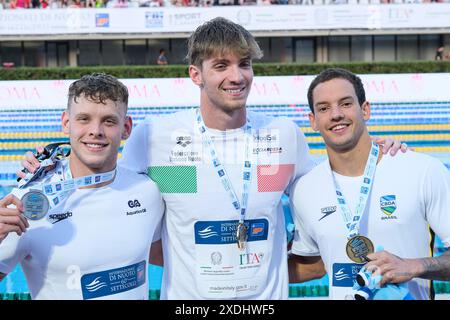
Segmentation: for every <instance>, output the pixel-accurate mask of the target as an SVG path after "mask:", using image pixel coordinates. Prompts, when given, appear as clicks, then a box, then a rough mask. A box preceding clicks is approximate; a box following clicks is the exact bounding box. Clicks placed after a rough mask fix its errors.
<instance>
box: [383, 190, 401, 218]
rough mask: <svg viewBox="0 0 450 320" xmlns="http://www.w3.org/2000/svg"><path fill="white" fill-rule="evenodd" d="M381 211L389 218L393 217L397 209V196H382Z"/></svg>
mask: <svg viewBox="0 0 450 320" xmlns="http://www.w3.org/2000/svg"><path fill="white" fill-rule="evenodd" d="M380 209H381V211H383V213H384V214H386V215H388V216H390V215H392V214H393V213H394V211H395V209H397V205H396V203H395V195H387V196H382V197H381V198H380Z"/></svg>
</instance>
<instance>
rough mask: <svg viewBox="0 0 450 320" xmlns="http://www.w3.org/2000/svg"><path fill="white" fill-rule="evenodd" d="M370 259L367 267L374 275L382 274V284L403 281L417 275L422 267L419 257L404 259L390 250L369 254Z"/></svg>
mask: <svg viewBox="0 0 450 320" xmlns="http://www.w3.org/2000/svg"><path fill="white" fill-rule="evenodd" d="M367 258H369V259H370V262H368V263H367V264H366V265H365V267H366V269H367V270H368V271H371V272H373V274H374V275H377V274H380V275H381V276H382V279H381V281H380V286H384V285H385V284H387V283H403V282H406V281H409V280H411V279H412V278H414V277H416V275H417V274H418V270H419V269H420V263H419V262H418V260H417V259H402V258H400V257H398V256H396V255H394V254H392V253H390V252H388V251H380V252H375V253H371V254H368V255H367Z"/></svg>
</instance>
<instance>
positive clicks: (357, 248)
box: [346, 236, 374, 264]
mask: <svg viewBox="0 0 450 320" xmlns="http://www.w3.org/2000/svg"><path fill="white" fill-rule="evenodd" d="M346 251H347V256H348V257H349V258H350V260H352V261H354V262H356V263H360V264H362V263H366V262H368V261H369V259H367V255H368V254H370V253H373V252H374V247H373V243H372V241H370V239H369V238H367V237H364V236H355V237H353V238H351V239H350V240H348V242H347V247H346Z"/></svg>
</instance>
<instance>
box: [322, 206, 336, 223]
mask: <svg viewBox="0 0 450 320" xmlns="http://www.w3.org/2000/svg"><path fill="white" fill-rule="evenodd" d="M320 212H322V214H323V216H322V217H321V218H320V219H319V221H320V220H322V219H323V218H326V217H328V216H329V215H330V214H332V213H334V212H336V206H331V207H325V208H322V209H320Z"/></svg>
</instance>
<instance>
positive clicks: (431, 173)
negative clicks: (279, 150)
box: [289, 68, 450, 299]
mask: <svg viewBox="0 0 450 320" xmlns="http://www.w3.org/2000/svg"><path fill="white" fill-rule="evenodd" d="M308 103H309V107H310V108H311V113H310V114H309V119H310V122H311V127H312V128H313V129H314V130H315V131H319V132H320V134H321V136H322V137H323V139H324V141H325V144H326V149H327V154H328V160H326V161H324V162H323V163H321V164H320V165H318V166H317V167H315V168H314V169H313V170H311V171H310V172H309V173H308V174H306V175H304V176H303V177H301V178H300V179H299V181H298V183H296V185H295V186H294V188H293V191H292V194H291V202H292V209H293V214H294V221H295V225H296V230H297V231H296V232H297V233H296V235H295V237H294V242H293V245H292V255H291V257H290V260H289V274H290V280H291V282H303V281H307V280H311V279H314V278H318V277H321V276H322V275H323V274H324V273H325V270H326V271H327V272H328V274H329V279H330V283H329V286H330V297H331V298H332V299H345V298H348V297H350V298H352V295H353V293H354V292H353V291H352V287H353V285H354V283H355V282H356V279H357V274H358V272H359V271H360V269H361V268H362V267H363V266H364V265H365V270H368V271H369V273H368V274H369V275H371V279H372V280H373V281H374V282H373V283H370V285H371V286H372V287H371V289H374V290H378V289H379V288H380V287H381V288H383V286H384V285H386V284H389V283H394V284H400V283H405V282H406V285H405V287H406V288H408V290H407V291H406V292H408V291H409V292H410V294H411V296H412V297H413V298H414V299H430V298H433V293H432V292H433V291H432V286H431V285H430V281H428V280H429V279H431V280H433V279H434V280H447V281H448V280H450V272H449V270H450V253H449V252H446V253H444V254H443V255H441V256H439V257H432V254H431V252H432V251H431V250H430V246H431V248H432V244H433V242H434V241H433V238H434V234H435V233H436V234H437V235H438V236H439V237H440V238H441V240H442V242H443V243H444V244H445V245H446V246H449V245H450V215H449V212H448V208H449V207H450V183H449V182H450V177H449V174H448V171H447V169H446V168H445V166H444V165H443V164H442V163H441V162H440V161H439V160H437V159H434V158H432V157H430V156H427V155H424V154H419V153H415V152H412V151H410V152H407V153H404V154H400V155H398V156H396V157H392V156H389V155H383V153H382V152H380V151H379V147H378V146H377V145H376V144H374V143H373V142H372V141H371V139H370V136H369V133H368V130H367V126H366V124H365V122H366V121H368V120H369V118H370V111H371V109H370V103H369V102H368V101H367V100H366V97H365V92H364V87H363V84H362V82H361V79H360V78H359V77H358V76H356V75H354V74H352V73H351V72H349V71H347V70H344V69H339V68H332V69H327V70H325V71H323V72H322V73H320V74H319V75H318V76H317V77H316V78H315V79H314V80H313V81H312V83H311V85H310V87H309V89H308ZM430 228H431V230H432V231H431V230H430ZM376 248H378V250H377V252H375V249H376ZM382 248H384V249H385V251H384V250H383V249H382ZM371 272H373V274H371ZM365 274H367V273H365ZM372 280H371V281H372ZM358 284H360V285H361V286H363V285H364V284H365V283H360V281H359V282H358ZM378 292H379V293H380V297H379V298H380V299H392V298H395V299H404V297H403V296H398V295H389V294H385V293H383V291H381V290H380V291H378ZM384 292H386V291H384ZM390 292H392V293H396V294H397V293H398V292H399V291H398V290H391V291H390ZM400 292H401V291H400ZM372 293H373V292H366V294H367V295H366V296H365V297H366V298H367V297H371V294H372ZM382 293H383V294H382ZM372 297H375V298H377V295H376V294H375V295H373V296H372Z"/></svg>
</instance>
